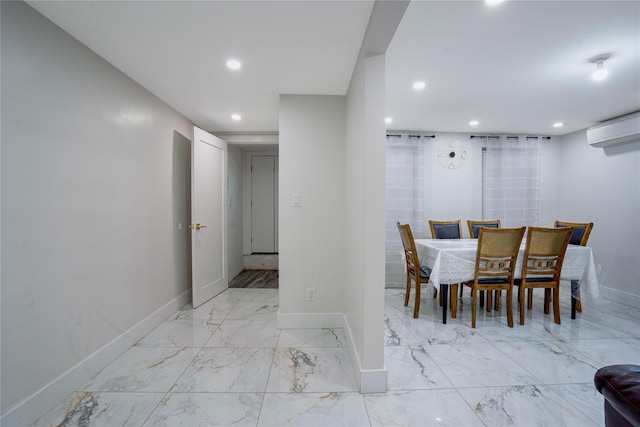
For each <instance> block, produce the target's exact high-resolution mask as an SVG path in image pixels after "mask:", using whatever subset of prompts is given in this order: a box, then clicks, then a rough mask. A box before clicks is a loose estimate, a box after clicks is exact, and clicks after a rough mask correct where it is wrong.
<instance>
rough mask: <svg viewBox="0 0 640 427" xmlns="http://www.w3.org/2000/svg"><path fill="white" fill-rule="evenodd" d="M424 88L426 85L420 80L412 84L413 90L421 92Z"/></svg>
mask: <svg viewBox="0 0 640 427" xmlns="http://www.w3.org/2000/svg"><path fill="white" fill-rule="evenodd" d="M425 87H427V84H426V83H425V82H423V81H422V80H418V81H417V82H415V83H413V88H414V89H415V90H422V89H424V88H425Z"/></svg>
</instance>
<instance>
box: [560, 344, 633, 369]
mask: <svg viewBox="0 0 640 427" xmlns="http://www.w3.org/2000/svg"><path fill="white" fill-rule="evenodd" d="M568 344H569V345H570V346H571V347H573V348H575V349H576V350H578V351H579V352H580V353H582V354H584V355H586V356H588V357H589V358H591V359H593V360H595V361H597V362H600V364H602V365H603V366H606V365H621V364H631V365H640V339H637V338H629V339H609V340H572V341H569V342H568Z"/></svg>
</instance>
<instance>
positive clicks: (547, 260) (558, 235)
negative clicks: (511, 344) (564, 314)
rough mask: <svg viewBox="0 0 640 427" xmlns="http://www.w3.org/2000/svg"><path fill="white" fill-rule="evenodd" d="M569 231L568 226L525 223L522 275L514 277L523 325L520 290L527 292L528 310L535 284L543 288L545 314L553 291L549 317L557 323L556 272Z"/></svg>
mask: <svg viewBox="0 0 640 427" xmlns="http://www.w3.org/2000/svg"><path fill="white" fill-rule="evenodd" d="M572 233H573V228H572V227H563V228H542V227H529V230H528V231H527V243H526V246H525V250H524V257H523V258H522V276H521V278H520V279H516V280H515V281H514V285H515V286H518V301H519V302H520V324H521V325H524V313H525V311H524V291H525V289H527V290H528V292H529V298H528V304H527V308H528V309H529V310H531V308H532V305H533V302H532V301H533V300H532V294H533V289H536V288H543V289H544V313H545V314H549V303H550V299H551V296H550V294H551V292H552V291H553V321H554V322H555V323H557V324H558V325H559V324H560V272H561V270H562V262H563V261H564V254H565V253H566V251H567V246H568V245H569V239H570V237H571V234H572Z"/></svg>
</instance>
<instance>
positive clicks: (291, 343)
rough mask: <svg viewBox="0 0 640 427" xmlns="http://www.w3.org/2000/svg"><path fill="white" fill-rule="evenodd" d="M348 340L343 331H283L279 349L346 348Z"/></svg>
mask: <svg viewBox="0 0 640 427" xmlns="http://www.w3.org/2000/svg"><path fill="white" fill-rule="evenodd" d="M345 345H346V339H345V336H344V331H343V330H342V329H331V328H327V329H283V330H281V331H280V339H278V347H297V348H306V347H344V346H345Z"/></svg>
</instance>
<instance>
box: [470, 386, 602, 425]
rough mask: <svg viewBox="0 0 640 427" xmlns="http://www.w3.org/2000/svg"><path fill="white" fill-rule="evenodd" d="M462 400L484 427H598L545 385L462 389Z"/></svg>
mask: <svg viewBox="0 0 640 427" xmlns="http://www.w3.org/2000/svg"><path fill="white" fill-rule="evenodd" d="M458 391H459V392H460V394H461V395H462V397H464V399H465V400H466V401H467V402H468V403H469V405H470V406H471V407H472V408H474V411H475V413H476V414H477V415H478V416H479V417H480V418H481V419H482V421H483V422H484V423H485V425H487V426H492V427H493V426H534V425H552V426H554V427H574V426H581V427H588V426H594V427H595V426H597V425H598V424H596V423H595V422H594V421H593V420H592V419H590V418H589V417H587V416H586V415H584V414H583V413H582V412H580V411H579V410H578V409H576V408H575V407H574V406H572V405H570V404H568V403H567V402H565V401H564V400H562V399H560V398H559V397H558V396H557V395H556V394H555V393H554V392H553V391H552V390H551V389H549V388H548V387H546V386H543V385H539V386H535V385H527V386H512V387H489V388H486V387H483V388H462V389H459V390H458Z"/></svg>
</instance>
